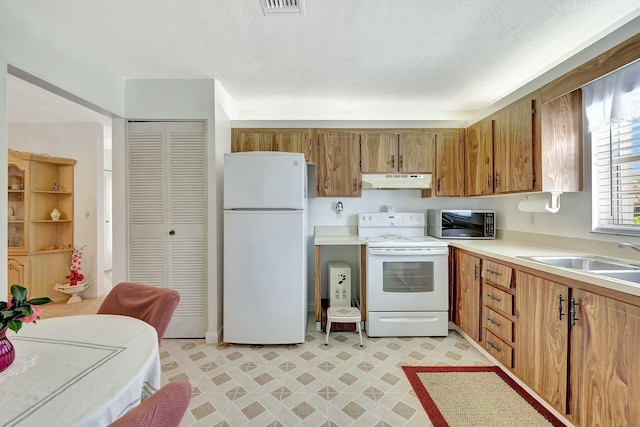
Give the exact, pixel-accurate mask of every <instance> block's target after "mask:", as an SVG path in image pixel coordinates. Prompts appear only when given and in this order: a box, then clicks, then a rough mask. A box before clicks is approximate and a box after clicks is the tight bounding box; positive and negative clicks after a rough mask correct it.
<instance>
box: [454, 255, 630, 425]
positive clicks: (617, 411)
mask: <svg viewBox="0 0 640 427" xmlns="http://www.w3.org/2000/svg"><path fill="white" fill-rule="evenodd" d="M454 254H455V258H454V259H455V265H454V268H455V274H456V276H455V277H456V282H455V285H456V288H455V289H456V305H455V312H456V315H455V322H456V324H457V325H458V326H459V327H460V329H461V330H463V331H464V332H465V333H466V334H468V335H469V337H471V338H472V339H474V340H476V341H477V342H479V343H480V344H481V345H482V347H483V348H484V349H485V350H486V351H487V353H489V354H490V355H492V356H493V357H494V358H495V359H496V360H498V361H499V362H500V363H501V364H502V365H503V366H505V367H507V368H509V369H511V370H512V371H513V372H514V373H515V375H516V376H518V377H519V378H520V379H521V380H522V381H523V382H524V383H525V384H527V385H528V386H529V387H530V388H531V389H533V390H534V391H535V392H536V393H537V394H538V395H539V396H540V397H541V398H543V399H544V400H545V401H547V402H548V403H549V404H550V405H552V406H553V407H554V408H555V409H556V410H558V412H560V413H562V414H565V416H566V417H567V419H569V420H570V421H571V422H573V423H574V424H575V425H576V426H640V404H639V403H638V402H639V401H640V399H639V396H640V357H639V355H640V297H634V296H630V295H626V294H623V293H617V292H614V291H610V290H607V291H606V292H603V293H606V296H604V295H599V294H596V293H593V292H589V291H587V290H585V289H591V288H590V287H589V286H586V285H585V284H582V283H581V282H577V281H571V280H566V279H564V278H563V277H561V276H553V275H549V274H548V273H543V272H540V276H542V277H539V276H537V275H536V274H535V272H533V274H532V272H524V271H519V270H518V269H517V267H516V266H512V267H509V265H508V264H505V265H502V264H501V263H497V262H495V261H493V260H487V259H484V258H483V257H481V256H475V254H473V253H471V252H469V253H467V252H466V251H460V250H458V249H457V248H456V249H455V250H454ZM478 266H481V267H482V270H483V271H484V270H485V269H487V268H489V269H491V270H493V271H502V272H504V271H507V270H504V269H505V268H506V269H509V268H512V269H513V270H514V271H515V274H514V276H513V282H512V283H509V282H508V281H503V282H502V283H501V284H500V285H498V284H496V283H494V282H491V281H490V279H489V277H494V279H495V278H497V277H504V276H506V277H509V273H508V272H507V273H506V274H504V273H501V274H499V275H496V274H489V277H487V279H486V280H485V279H484V278H483V279H482V281H481V283H478V282H477V271H476V270H477V268H478ZM501 269H502V270H501ZM495 281H497V282H500V281H501V280H495ZM567 282H568V284H567ZM507 286H508V287H507ZM478 291H481V292H480V293H478ZM478 304H480V306H479V305H478ZM477 328H480V330H481V336H479V337H478V335H477V334H473V332H474V331H477V330H478V329H477Z"/></svg>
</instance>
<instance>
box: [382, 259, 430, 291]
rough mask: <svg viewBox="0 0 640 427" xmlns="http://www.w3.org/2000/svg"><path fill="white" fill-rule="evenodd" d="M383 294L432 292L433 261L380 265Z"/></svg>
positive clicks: (387, 262)
mask: <svg viewBox="0 0 640 427" xmlns="http://www.w3.org/2000/svg"><path fill="white" fill-rule="evenodd" d="M382 275H383V276H382V291H383V292H433V261H401V262H391V261H385V262H383V263H382Z"/></svg>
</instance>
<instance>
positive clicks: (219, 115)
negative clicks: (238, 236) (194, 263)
mask: <svg viewBox="0 0 640 427" xmlns="http://www.w3.org/2000/svg"><path fill="white" fill-rule="evenodd" d="M215 97H216V105H215V141H216V143H215V152H214V151H213V150H211V151H209V152H208V153H207V156H208V159H209V164H211V162H212V161H213V164H214V165H215V166H214V168H215V173H213V170H210V171H209V189H215V193H214V192H213V191H209V200H208V202H209V213H210V214H211V213H212V212H213V213H214V214H213V215H215V228H214V227H213V226H211V227H210V228H209V230H208V236H209V251H210V255H211V256H215V259H216V263H217V264H215V265H212V264H210V265H209V277H210V278H215V282H214V281H213V280H210V281H209V319H208V325H209V326H208V333H207V336H206V339H207V342H219V341H221V340H222V326H223V325H222V296H223V295H222V292H223V278H222V265H223V256H224V254H223V240H224V239H223V220H222V218H223V215H222V206H223V200H222V188H223V167H224V153H228V152H229V151H230V150H231V122H230V120H229V113H228V112H229V111H231V112H233V111H234V109H235V105H234V104H233V100H232V99H231V98H230V97H229V95H228V94H227V92H226V91H225V90H224V88H223V87H222V86H221V85H220V84H219V83H217V82H216V85H215ZM209 224H213V221H209Z"/></svg>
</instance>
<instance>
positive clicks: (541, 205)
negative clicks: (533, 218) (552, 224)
mask: <svg viewBox="0 0 640 427" xmlns="http://www.w3.org/2000/svg"><path fill="white" fill-rule="evenodd" d="M518 210H519V211H522V212H535V213H556V212H558V211H559V210H560V204H559V203H556V207H555V208H552V207H551V200H549V199H543V198H540V199H527V200H520V202H518Z"/></svg>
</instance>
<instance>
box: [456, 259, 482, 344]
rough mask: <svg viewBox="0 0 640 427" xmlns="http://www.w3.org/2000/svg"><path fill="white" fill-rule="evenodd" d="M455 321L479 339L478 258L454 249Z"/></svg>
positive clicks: (472, 336) (473, 337)
mask: <svg viewBox="0 0 640 427" xmlns="http://www.w3.org/2000/svg"><path fill="white" fill-rule="evenodd" d="M455 260H456V269H455V271H456V281H455V283H456V292H455V295H456V301H455V311H456V313H455V323H456V325H458V326H459V327H460V329H462V330H463V331H464V332H465V333H466V334H467V335H469V336H470V337H471V338H472V339H474V340H476V341H480V258H478V257H475V256H471V255H469V254H466V253H464V252H460V251H455Z"/></svg>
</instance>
